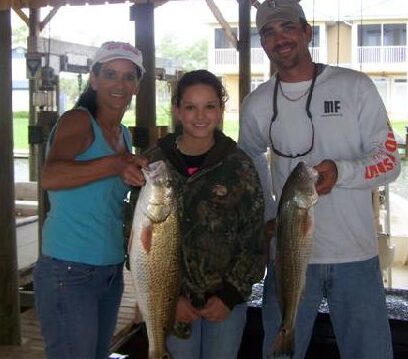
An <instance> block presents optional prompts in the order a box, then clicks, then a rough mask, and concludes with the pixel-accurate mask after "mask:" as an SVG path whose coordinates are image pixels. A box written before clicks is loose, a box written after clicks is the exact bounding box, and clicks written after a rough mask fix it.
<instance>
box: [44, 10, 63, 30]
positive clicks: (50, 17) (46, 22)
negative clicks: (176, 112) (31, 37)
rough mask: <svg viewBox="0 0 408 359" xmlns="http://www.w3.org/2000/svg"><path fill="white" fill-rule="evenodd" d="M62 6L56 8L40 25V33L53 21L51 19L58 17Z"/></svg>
mask: <svg viewBox="0 0 408 359" xmlns="http://www.w3.org/2000/svg"><path fill="white" fill-rule="evenodd" d="M59 8H60V6H56V7H54V8H53V9H51V11H50V12H49V13H48V14H47V16H46V17H45V18H44V20H43V21H41V23H40V31H43V29H44V27H45V26H47V24H48V23H49V22H50V21H51V19H52V18H53V17H54V16H55V15H56V13H57V12H58V10H59Z"/></svg>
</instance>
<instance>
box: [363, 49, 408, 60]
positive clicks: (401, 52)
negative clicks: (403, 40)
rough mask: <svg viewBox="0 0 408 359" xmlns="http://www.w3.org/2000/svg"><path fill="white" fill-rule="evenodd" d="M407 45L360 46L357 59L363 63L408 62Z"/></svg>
mask: <svg viewBox="0 0 408 359" xmlns="http://www.w3.org/2000/svg"><path fill="white" fill-rule="evenodd" d="M407 48H408V47H407V46H359V47H357V61H358V62H359V63H362V64H401V63H405V62H407Z"/></svg>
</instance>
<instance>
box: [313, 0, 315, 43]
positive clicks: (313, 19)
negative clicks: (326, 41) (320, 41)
mask: <svg viewBox="0 0 408 359" xmlns="http://www.w3.org/2000/svg"><path fill="white" fill-rule="evenodd" d="M312 16H313V18H312V49H313V48H314V44H315V0H313V9H312Z"/></svg>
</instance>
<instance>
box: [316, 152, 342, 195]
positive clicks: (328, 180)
mask: <svg viewBox="0 0 408 359" xmlns="http://www.w3.org/2000/svg"><path fill="white" fill-rule="evenodd" d="M314 168H315V169H316V170H317V171H318V172H319V178H318V180H317V183H316V191H317V193H318V195H319V196H321V195H324V194H328V193H330V192H331V190H332V188H333V187H334V185H335V184H336V182H337V166H336V164H335V163H334V161H332V160H324V161H322V162H320V163H319V164H318V165H317V166H314Z"/></svg>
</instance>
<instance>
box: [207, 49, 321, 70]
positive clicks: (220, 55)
mask: <svg viewBox="0 0 408 359" xmlns="http://www.w3.org/2000/svg"><path fill="white" fill-rule="evenodd" d="M310 51H311V54H312V58H313V61H315V62H319V57H320V48H319V47H314V48H310ZM238 58H239V56H238V51H237V50H235V49H233V48H232V49H215V50H214V65H215V66H225V65H226V66H233V65H238ZM251 63H252V64H253V65H263V64H266V63H268V58H267V57H266V55H265V52H264V50H263V49H262V48H261V47H258V48H252V49H251Z"/></svg>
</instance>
